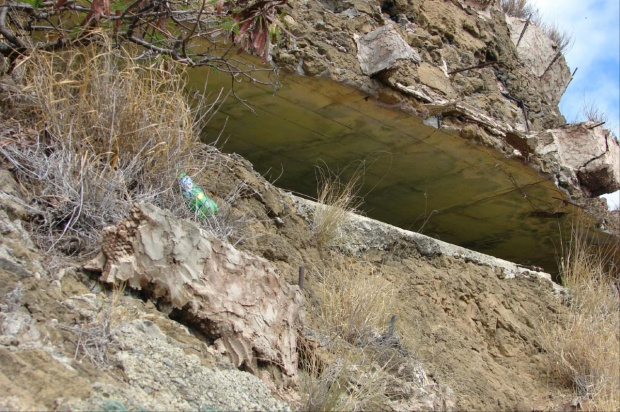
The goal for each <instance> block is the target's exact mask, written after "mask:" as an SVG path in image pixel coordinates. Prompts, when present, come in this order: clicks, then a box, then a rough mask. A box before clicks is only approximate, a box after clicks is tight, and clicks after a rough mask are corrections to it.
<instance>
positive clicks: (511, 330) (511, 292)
mask: <svg viewBox="0 0 620 412" xmlns="http://www.w3.org/2000/svg"><path fill="white" fill-rule="evenodd" d="M219 164H220V165H221V166H222V167H220V168H218V169H217V170H211V171H210V172H209V173H207V175H205V176H204V181H203V182H201V183H202V184H203V185H204V186H205V187H206V188H208V190H209V192H210V193H216V194H217V195H216V199H217V200H218V201H220V202H222V198H224V197H229V196H228V194H230V193H231V192H236V193H238V196H236V197H235V199H234V201H233V203H232V205H231V206H230V209H229V210H228V211H227V214H228V216H229V219H232V221H236V222H237V224H238V233H239V236H240V237H241V239H239V242H238V244H237V247H238V248H239V249H242V250H245V251H247V252H249V253H251V254H253V255H256V256H259V257H262V258H265V259H267V260H268V261H271V262H272V263H273V264H274V265H275V266H276V267H277V269H278V271H279V273H280V275H281V276H283V277H284V279H285V280H286V281H288V282H289V283H293V284H296V283H297V276H298V271H299V267H300V266H304V267H305V269H306V286H305V288H304V294H305V295H306V300H307V302H308V308H307V311H308V317H309V320H308V322H309V324H311V323H312V322H313V321H316V319H313V317H314V314H313V310H312V305H314V304H316V302H318V301H320V296H319V294H318V290H319V289H320V281H321V275H322V274H325V273H329V272H335V271H339V272H341V273H342V272H346V271H349V272H352V271H358V270H359V271H362V270H367V269H368V267H371V268H374V269H372V270H373V271H376V272H377V273H381V274H382V276H384V278H385V279H386V280H387V281H388V282H389V283H390V284H391V285H392V287H393V289H394V290H395V291H396V293H395V294H394V295H393V296H392V298H391V299H393V303H394V306H395V308H396V313H397V314H398V321H397V322H396V325H395V331H396V334H397V335H398V336H399V337H400V339H401V342H402V344H403V345H404V347H405V348H406V349H407V351H408V352H409V354H410V356H411V357H412V358H415V359H417V360H418V361H419V362H420V363H421V364H422V365H424V368H425V369H426V370H427V371H428V374H427V377H426V379H428V380H429V382H430V383H431V384H433V385H440V387H441V388H443V389H442V390H444V391H448V389H447V388H449V391H450V393H451V394H452V393H453V395H451V396H450V397H451V398H452V397H453V398H454V399H455V402H456V403H455V404H451V405H452V407H456V408H458V409H462V410H497V409H502V410H506V409H509V410H516V409H518V410H532V409H540V408H543V409H546V408H548V407H552V408H553V405H558V404H559V403H560V401H561V400H562V398H561V391H560V390H559V389H558V387H556V386H555V385H554V383H553V382H552V381H549V379H548V378H547V377H546V373H545V370H546V367H545V357H544V354H543V353H541V352H540V350H539V347H538V344H537V330H536V325H537V323H538V320H539V319H541V318H542V317H547V316H550V315H552V314H554V313H556V312H558V311H561V310H562V306H561V303H560V300H559V299H558V298H557V297H556V296H555V295H554V289H553V288H552V285H551V283H550V282H549V281H547V280H545V279H541V278H539V277H537V276H532V277H524V276H520V277H517V278H514V279H502V278H503V277H504V276H503V275H502V272H501V271H498V270H494V269H493V268H490V267H486V266H480V265H478V264H474V263H471V262H467V261H465V260H463V259H456V258H450V257H446V256H441V255H435V256H432V255H431V256H425V255H423V254H422V253H420V251H419V250H418V249H419V246H418V245H416V244H414V243H406V242H395V243H394V244H392V245H391V246H390V247H388V248H383V249H372V248H370V249H368V250H366V251H364V252H360V253H357V254H355V253H351V252H344V251H343V250H341V249H338V248H331V249H325V248H323V249H321V248H319V247H318V245H317V242H316V240H315V237H314V235H313V234H312V232H311V231H310V229H309V226H308V222H307V221H306V218H305V217H304V216H303V215H302V214H300V213H298V211H297V209H296V207H295V205H294V202H293V201H292V200H291V198H290V196H288V195H287V194H285V193H283V192H282V191H281V190H279V189H277V188H275V187H274V186H273V185H271V184H270V183H268V182H266V181H265V180H264V179H263V178H262V177H260V176H259V175H257V174H256V173H255V172H254V171H253V170H252V169H251V166H250V165H249V163H248V162H247V161H244V160H243V159H240V158H238V157H235V156H228V155H221V162H220V163H219ZM1 176H2V183H1V184H0V187H1V188H2V191H1V193H0V195H1V196H0V222H1V225H0V226H1V228H2V240H1V241H0V263H1V266H0V278H1V279H0V303H1V306H0V309H1V311H0V323H1V324H0V331H1V333H2V335H1V336H0V357H1V358H2V362H0V364H1V365H2V367H1V368H0V381H1V382H2V387H3V388H5V389H3V392H4V395H5V396H3V400H2V404H1V405H2V407H3V408H8V409H12V410H17V409H33V408H45V409H62V410H74V409H75V410H80V409H92V408H94V407H96V408H104V409H105V408H108V409H109V408H112V407H113V406H114V405H117V406H118V404H121V406H123V407H125V408H128V409H130V410H135V409H138V408H139V407H142V408H146V409H178V410H190V409H194V410H196V409H205V410H208V409H207V408H216V409H269V410H282V409H287V408H289V407H292V408H296V407H299V406H300V404H299V403H298V402H299V401H300V399H301V395H300V394H299V393H298V392H297V390H298V388H297V389H294V390H289V391H285V390H284V389H282V387H281V386H279V385H278V383H277V382H275V383H274V382H273V381H271V380H270V376H272V375H270V374H269V373H263V372H260V371H259V372H258V373H257V374H258V375H259V376H261V377H262V378H263V381H261V380H259V379H256V378H255V377H253V376H252V375H250V374H248V373H247V372H240V371H236V370H232V369H234V368H232V367H231V365H230V362H229V361H228V360H227V357H226V356H223V355H222V354H221V353H220V352H218V350H217V349H216V348H215V347H213V346H212V345H211V343H212V342H211V341H210V340H209V339H207V338H206V337H204V336H203V335H201V333H199V332H198V331H196V330H195V329H191V328H190V329H188V327H187V326H184V325H182V324H180V323H178V322H176V321H174V320H171V319H169V318H168V316H167V314H168V313H170V311H169V309H168V310H166V308H165V307H164V306H160V309H162V311H160V310H158V309H157V308H156V306H155V305H154V304H153V303H157V302H153V301H151V300H148V299H146V298H145V296H143V295H142V296H141V295H139V294H135V293H130V291H126V292H125V296H123V297H120V296H119V295H118V294H117V296H116V298H114V297H113V296H111V294H110V291H109V290H106V289H105V286H102V285H101V284H100V283H99V282H98V280H97V279H98V274H97V273H92V272H88V271H85V270H84V269H82V268H81V264H82V263H83V262H79V261H76V260H75V259H69V258H66V257H62V256H54V255H52V254H48V253H46V252H45V251H41V250H39V249H38V248H37V247H36V246H35V245H34V244H33V243H32V242H31V241H30V239H29V235H28V232H27V231H26V230H25V229H24V228H25V227H28V225H29V223H28V220H29V219H30V218H31V216H29V212H28V207H27V206H26V204H27V196H25V193H24V192H23V191H22V189H21V188H20V187H19V185H18V184H17V183H16V182H15V181H14V180H13V177H12V175H11V173H10V172H9V171H7V170H6V169H4V170H2V174H1ZM229 198H230V197H229ZM114 299H116V303H114V302H115V300H114ZM112 309H113V310H114V312H112V313H111V312H110V310H112ZM106 319H108V320H110V322H109V324H108V326H107V328H108V329H105V328H104V326H102V325H105V322H104V321H105V320H106ZM102 330H103V332H105V333H104V335H103V337H102V335H101V333H102ZM97 333H99V334H97ZM88 339H91V340H90V341H88V342H90V343H88V344H87V343H85V342H87V340H88ZM99 341H105V342H108V343H107V346H106V347H105V348H104V349H105V350H104V351H98V350H96V347H97V345H96V344H95V343H94V342H99ZM153 342H157V344H155V345H154V344H153ZM80 344H81V345H82V346H81V347H80V348H77V347H76V345H80ZM88 345H90V346H89V348H90V349H88V350H85V349H84V348H85V347H86V346H88ZM104 346H105V345H104ZM227 382H230V383H227ZM241 382H244V383H241ZM438 387H439V386H438ZM267 388H271V390H272V391H273V392H271V393H270V392H269V390H268V389H267ZM278 388H279V389H278ZM274 396H275V397H276V398H278V397H279V396H283V397H284V398H285V399H286V400H287V401H288V402H289V404H290V405H291V406H287V405H286V404H284V403H282V402H281V401H278V400H275V399H274ZM408 396H410V397H411V396H413V395H411V394H410V395H408ZM549 396H551V398H549ZM278 399H282V398H278ZM396 400H397V401H398V402H400V403H397V404H393V406H392V407H393V408H395V409H396V407H395V406H394V405H400V406H399V407H400V408H402V410H405V409H406V408H407V405H413V403H412V402H413V400H412V399H396ZM408 402H409V403H408ZM410 408H411V407H410Z"/></svg>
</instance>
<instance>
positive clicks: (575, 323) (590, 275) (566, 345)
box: [542, 224, 620, 411]
mask: <svg viewBox="0 0 620 412" xmlns="http://www.w3.org/2000/svg"><path fill="white" fill-rule="evenodd" d="M584 227H587V226H585V225H584V224H579V225H576V227H575V229H574V230H573V233H572V238H571V242H570V244H569V245H568V247H567V248H566V250H564V257H563V259H562V261H561V275H562V279H563V281H564V284H565V286H567V287H568V288H569V289H570V298H569V301H568V306H569V307H568V311H567V313H566V314H563V315H561V316H560V317H558V318H557V319H555V320H553V321H546V322H544V324H543V328H542V330H543V333H542V337H543V345H544V348H545V349H546V350H547V352H548V354H549V357H550V360H551V362H550V363H551V368H552V369H553V371H554V372H555V373H556V374H557V375H558V377H559V378H560V379H561V380H562V381H563V382H565V383H566V385H568V386H569V387H572V388H573V389H574V390H575V392H576V394H577V395H578V396H579V397H580V399H581V404H582V407H583V408H584V410H599V411H619V410H620V370H619V367H620V281H619V279H620V278H619V275H620V272H619V267H618V266H617V264H618V259H617V258H618V256H619V255H620V241H619V240H618V239H617V238H616V239H615V240H614V241H612V242H608V243H606V244H605V245H604V246H603V247H593V246H592V245H591V243H590V242H589V239H588V237H589V236H591V235H592V234H590V233H588V231H587V230H586V229H584Z"/></svg>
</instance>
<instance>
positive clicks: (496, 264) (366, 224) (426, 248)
mask: <svg viewBox="0 0 620 412" xmlns="http://www.w3.org/2000/svg"><path fill="white" fill-rule="evenodd" d="M289 196H291V198H292V200H293V202H294V203H295V205H296V206H297V209H298V211H299V212H300V213H301V214H302V215H303V216H305V217H306V219H311V217H312V211H313V210H314V208H315V207H316V205H317V202H314V201H312V200H308V199H304V198H301V197H299V196H295V195H293V194H290V193H289ZM349 219H350V222H351V224H349V225H347V226H348V227H347V228H344V229H343V231H344V232H345V236H346V239H347V244H346V245H345V246H344V247H345V248H347V249H350V251H351V252H354V253H355V252H361V251H364V250H369V249H380V250H388V249H389V248H391V247H393V246H394V245H395V243H396V242H399V241H401V242H405V243H411V242H413V243H414V244H415V245H416V249H417V250H418V252H419V253H420V254H421V255H423V256H428V257H432V256H449V257H453V258H457V259H464V260H465V261H466V262H472V263H475V264H477V265H482V266H488V267H491V268H493V269H497V270H498V271H499V273H498V276H499V277H501V278H502V279H514V278H516V277H518V276H523V277H538V278H541V279H545V280H548V281H549V282H551V283H552V286H553V289H554V291H555V292H556V294H560V293H563V292H564V288H563V287H562V286H560V285H558V284H557V283H555V282H553V280H552V279H551V275H550V274H549V273H546V272H540V271H536V270H532V269H529V268H526V267H523V266H520V265H518V264H516V263H513V262H509V261H507V260H503V259H499V258H496V257H493V256H489V255H485V254H484V253H480V252H475V251H473V250H469V249H466V248H464V247H461V246H456V245H453V244H450V243H447V242H443V241H441V240H437V239H433V238H432V237H429V236H425V235H423V234H420V233H416V232H412V231H408V230H404V229H401V228H399V227H396V226H393V225H390V224H388V223H384V222H380V221H378V220H375V219H371V218H368V217H365V216H360V215H357V214H354V213H349Z"/></svg>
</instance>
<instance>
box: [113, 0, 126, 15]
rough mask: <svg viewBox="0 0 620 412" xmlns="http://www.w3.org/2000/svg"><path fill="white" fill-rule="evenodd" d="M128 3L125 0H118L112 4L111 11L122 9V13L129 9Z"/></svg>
mask: <svg viewBox="0 0 620 412" xmlns="http://www.w3.org/2000/svg"><path fill="white" fill-rule="evenodd" d="M127 6H128V4H127V3H126V2H124V1H123V0H117V1H115V2H114V3H112V4H110V11H120V12H121V13H122V12H124V11H125V10H126V9H127Z"/></svg>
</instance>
